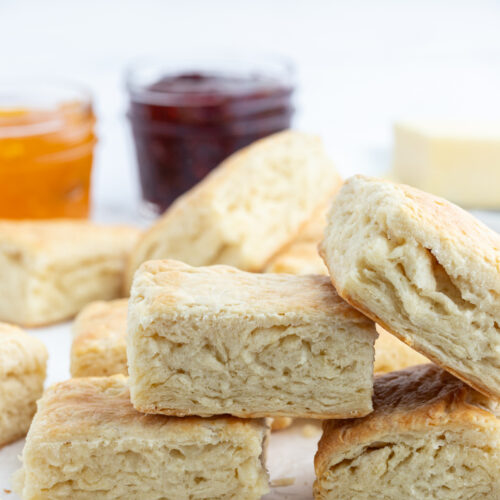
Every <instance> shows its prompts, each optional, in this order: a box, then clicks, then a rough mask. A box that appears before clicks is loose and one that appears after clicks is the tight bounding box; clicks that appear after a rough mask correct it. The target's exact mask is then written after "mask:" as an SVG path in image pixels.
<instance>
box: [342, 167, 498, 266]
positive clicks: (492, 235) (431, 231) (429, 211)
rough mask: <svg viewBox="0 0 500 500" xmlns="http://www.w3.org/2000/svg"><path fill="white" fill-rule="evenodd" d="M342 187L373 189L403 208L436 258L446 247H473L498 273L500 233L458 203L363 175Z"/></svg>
mask: <svg viewBox="0 0 500 500" xmlns="http://www.w3.org/2000/svg"><path fill="white" fill-rule="evenodd" d="M344 189H347V190H353V191H355V192H356V193H357V195H358V196H364V197H365V196H367V195H368V194H369V193H370V192H376V193H377V199H379V200H385V203H388V204H391V205H392V206H394V207H395V208H397V209H398V210H400V211H402V212H403V213H404V214H405V215H406V216H407V218H408V219H409V220H412V221H413V222H414V223H415V226H414V227H413V228H412V230H413V232H414V237H415V238H416V239H417V240H419V241H420V240H422V241H423V242H424V243H427V244H429V245H432V246H433V252H436V257H437V258H438V260H439V258H440V253H442V251H443V250H444V249H445V248H447V249H449V248H450V247H453V246H455V247H457V246H463V247H465V248H467V249H471V250H472V249H473V250H474V256H478V257H479V258H481V259H484V260H485V261H487V262H488V263H489V264H491V265H493V266H495V267H496V270H497V272H498V273H500V235H499V234H498V233H496V232H495V231H493V230H491V229H489V228H488V227H487V226H486V225H484V224H483V223H482V222H480V221H479V220H478V219H476V218H475V217H474V216H472V215H471V214H469V213H468V212H466V211H465V210H463V209H461V208H460V207H458V206H457V205H454V204H453V203H451V202H449V201H447V200H445V199H443V198H439V197H438V196H434V195H432V194H429V193H426V192H424V191H421V190H419V189H416V188H413V187H410V186H407V185H405V184H396V183H393V182H390V181H385V180H381V179H374V178H370V177H365V176H362V175H356V176H354V177H351V178H349V179H347V181H346V182H345V183H344ZM389 217H391V216H390V215H389ZM388 225H389V227H391V228H392V229H394V231H396V232H397V233H400V232H401V233H404V232H406V231H407V229H408V228H406V227H403V226H400V225H399V224H398V221H397V220H390V221H389V224H388ZM416 228H419V229H420V230H416ZM441 247H443V248H441Z"/></svg>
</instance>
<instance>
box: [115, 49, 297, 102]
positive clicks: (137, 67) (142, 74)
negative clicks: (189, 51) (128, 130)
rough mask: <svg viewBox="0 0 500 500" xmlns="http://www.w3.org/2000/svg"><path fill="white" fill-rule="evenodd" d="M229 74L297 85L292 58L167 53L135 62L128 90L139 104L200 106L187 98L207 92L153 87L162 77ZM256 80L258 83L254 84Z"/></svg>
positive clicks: (129, 68)
mask: <svg viewBox="0 0 500 500" xmlns="http://www.w3.org/2000/svg"><path fill="white" fill-rule="evenodd" d="M203 73H208V74H217V73H218V74H226V75H230V76H235V75H236V76H239V75H248V77H253V78H254V79H255V77H256V76H264V77H266V79H267V81H266V80H263V84H267V85H269V82H270V81H273V82H275V83H277V84H279V85H282V86H283V87H285V88H290V89H293V87H294V86H295V67H294V64H293V62H292V60H291V59H289V58H288V57H286V56H282V55H279V54H269V53H266V54H260V53H256V52H253V53H252V54H251V55H249V56H248V55H245V54H238V53H220V54H218V55H213V54H210V55H204V54H203V53H202V54H198V55H195V56H192V57H190V56H185V55H182V54H179V55H171V56H165V54H150V55H145V56H142V57H139V58H137V59H135V60H133V61H131V62H130V63H129V64H128V65H127V67H126V69H125V72H124V79H125V87H126V90H127V91H128V93H129V95H130V97H131V98H132V99H133V100H134V101H136V102H144V103H149V104H163V105H168V104H170V103H172V104H175V105H176V106H186V107H188V106H191V105H193V106H199V103H194V104H192V103H190V101H189V99H186V96H187V95H190V96H195V95H197V94H198V93H201V94H202V93H206V90H200V91H196V90H190V91H189V93H188V92H186V91H178V92H175V91H163V90H162V91H160V90H154V89H151V88H148V87H150V86H151V85H152V84H154V83H157V82H158V81H159V80H160V79H161V78H162V77H165V76H168V75H179V74H203ZM255 83H256V80H255V82H254V85H255ZM245 92H248V89H243V88H242V89H241V91H238V90H232V91H231V92H230V93H228V91H227V89H221V90H220V91H218V90H210V94H211V96H227V95H228V94H229V95H234V96H238V95H240V94H243V93H245Z"/></svg>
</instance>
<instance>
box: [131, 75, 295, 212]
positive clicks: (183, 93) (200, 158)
mask: <svg viewBox="0 0 500 500" xmlns="http://www.w3.org/2000/svg"><path fill="white" fill-rule="evenodd" d="M292 92H293V89H292V87H291V86H290V85H289V84H285V83H283V82H281V81H278V80H275V79H274V80H273V78H271V77H269V78H267V77H264V76H259V75H255V76H251V77H248V76H245V77H238V76H230V75H225V74H217V73H214V74H211V73H184V74H179V75H173V76H165V77H163V78H161V79H160V80H159V81H157V82H155V83H153V84H152V85H149V86H146V87H143V88H142V89H139V90H137V89H135V90H130V108H129V112H128V116H129V119H130V122H131V125H132V133H133V136H134V141H135V147H136V154H137V162H138V165H139V177H140V181H141V188H142V194H143V198H144V200H145V201H146V202H147V204H148V205H149V206H151V207H152V208H153V209H154V210H155V211H156V212H158V213H160V212H162V211H163V210H165V209H166V208H167V207H168V206H169V205H170V204H171V203H172V202H173V201H174V200H175V199H176V198H177V197H178V196H179V195H181V194H182V193H184V192H185V191H187V190H188V189H189V188H191V187H192V186H193V185H195V184H196V183H197V182H199V181H200V180H201V179H203V177H205V175H207V174H208V173H209V172H210V170H212V169H213V168H214V167H216V166H217V165H218V164H219V163H221V161H222V160H224V159H225V158H226V157H228V156H229V155H230V154H231V153H234V152H235V151H237V150H238V149H240V148H242V147H244V146H247V145H248V144H250V143H252V142H254V141H256V140H257V139H260V138H262V137H265V136H267V135H270V134H273V133H275V132H278V131H280V130H285V129H287V128H290V122H291V117H292V114H293V108H292V102H291V96H292Z"/></svg>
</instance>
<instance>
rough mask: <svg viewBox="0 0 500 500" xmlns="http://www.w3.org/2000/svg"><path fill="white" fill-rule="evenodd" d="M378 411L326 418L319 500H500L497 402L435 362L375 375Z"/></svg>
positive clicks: (319, 459) (320, 448)
mask: <svg viewBox="0 0 500 500" xmlns="http://www.w3.org/2000/svg"><path fill="white" fill-rule="evenodd" d="M373 402H374V403H373V404H374V411H373V413H371V414H370V415H368V416H366V417H364V418H361V419H350V420H344V421H340V420H338V421H328V422H326V423H325V425H324V433H323V436H322V438H321V440H320V442H319V445H318V452H317V454H316V457H315V470H316V477H317V479H316V482H315V485H314V493H315V498H316V499H317V500H327V499H346V500H347V499H349V498H357V499H362V500H375V499H378V498H385V499H387V500H393V499H394V500H399V499H401V498H415V499H419V500H420V499H422V500H424V499H436V500H438V499H439V500H447V499H449V500H452V499H453V500H456V499H458V500H465V499H478V500H479V499H482V498H500V481H499V478H498V473H497V471H498V468H499V466H500V424H499V421H498V418H497V416H496V415H497V414H498V403H497V402H496V401H494V400H491V399H488V398H487V397H486V396H483V395H482V394H480V393H479V392H476V391H475V390H474V389H472V388H470V387H468V386H467V385H466V384H465V383H463V382H462V381H461V380H459V379H457V378H455V377H454V376H453V375H451V374H449V373H447V372H445V371H444V370H442V369H441V368H439V367H437V366H436V365H433V364H427V365H419V366H415V367H412V368H408V369H406V370H401V371H399V372H392V373H389V374H386V375H382V376H378V377H377V378H376V380H375V393H374V400H373Z"/></svg>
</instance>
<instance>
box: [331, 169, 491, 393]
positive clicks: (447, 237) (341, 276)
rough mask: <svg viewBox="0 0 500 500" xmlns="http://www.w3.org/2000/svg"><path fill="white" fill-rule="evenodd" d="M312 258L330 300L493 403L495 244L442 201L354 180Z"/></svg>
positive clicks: (485, 230) (342, 192) (475, 224)
mask: <svg viewBox="0 0 500 500" xmlns="http://www.w3.org/2000/svg"><path fill="white" fill-rule="evenodd" d="M321 254H322V256H323V259H324V260H325V263H326V265H327V267H328V269H329V272H330V276H331V279H332V282H333V283H334V285H335V287H336V288H337V291H338V292H339V294H340V295H341V296H342V297H343V298H344V299H345V300H347V301H348V302H349V303H350V304H352V305H353V306H354V307H356V308H358V309H359V310H360V311H362V312H363V313H364V314H366V315H367V316H369V317H371V318H372V319H373V320H374V321H376V322H377V323H379V324H380V325H381V326H383V327H384V328H385V329H386V330H388V331H390V332H391V333H393V334H394V335H396V336H397V337H399V338H400V339H401V340H403V341H404V342H406V343H407V344H408V345H410V346H411V347H412V348H414V349H415V350H417V351H419V352H421V353H422V354H423V355H425V356H426V357H427V358H429V359H430V360H432V361H434V362H435V363H437V364H439V365H441V366H443V367H444V368H446V369H447V370H448V371H450V372H452V373H453V374H455V375H456V376H458V377H459V378H461V379H462V380H464V381H466V382H467V383H468V384H470V385H471V386H473V387H474V388H476V389H477V390H479V391H482V392H483V393H485V394H487V395H492V396H495V397H500V326H499V320H500V236H499V235H498V234H497V233H495V232H494V231H492V230H490V229H488V228H487V227H486V226H484V225H483V224H482V223H480V222H479V221H477V220H476V219H475V218H474V217H472V216H471V215H470V214H468V213H466V212H465V211H463V210H461V209H460V208H458V207H456V206H455V205H453V204H451V203H449V202H447V201H446V200H443V199H440V198H437V197H434V196H431V195H429V194H426V193H423V192H421V191H419V190H417V189H413V188H410V187H408V186H404V185H398V184H393V183H390V182H385V181H381V180H377V179H371V178H366V177H362V176H355V177H352V178H350V179H348V180H347V181H346V182H345V184H344V185H343V187H342V188H341V190H340V191H339V194H338V195H337V197H336V199H335V201H334V203H333V206H332V209H331V211H330V214H329V221H328V226H327V230H326V233H325V238H324V240H323V242H322V244H321Z"/></svg>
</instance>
